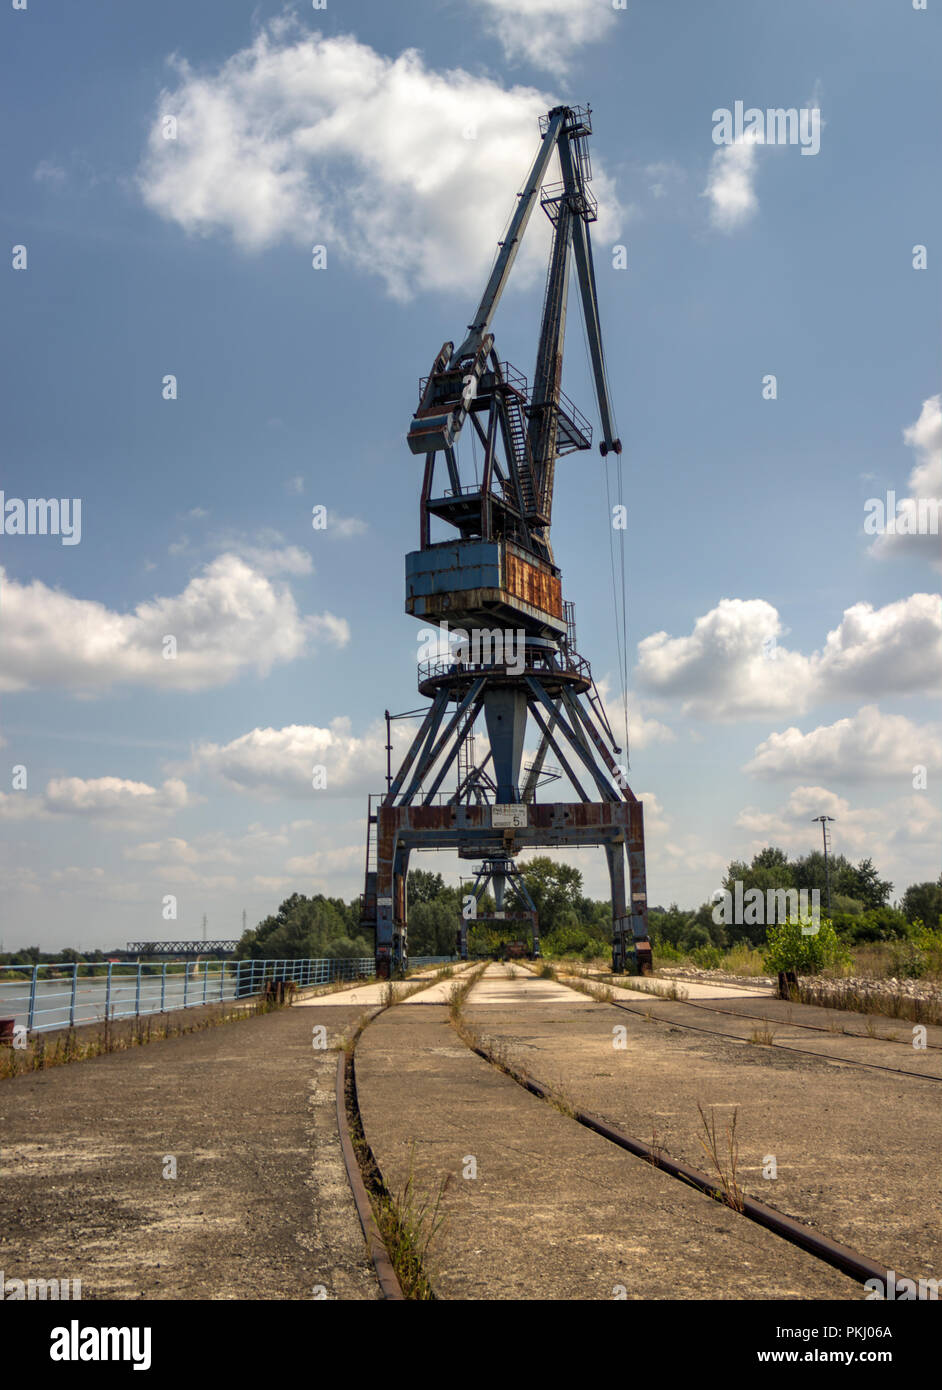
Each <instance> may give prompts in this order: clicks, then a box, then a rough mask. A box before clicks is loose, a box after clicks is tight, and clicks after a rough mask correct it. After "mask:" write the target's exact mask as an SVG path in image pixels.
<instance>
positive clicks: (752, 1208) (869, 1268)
mask: <svg viewBox="0 0 942 1390" xmlns="http://www.w3.org/2000/svg"><path fill="white" fill-rule="evenodd" d="M469 1046H470V1047H471V1050H472V1051H473V1052H475V1053H477V1055H478V1056H479V1057H482V1058H483V1059H484V1061H486V1062H489V1063H490V1064H491V1065H492V1066H495V1067H497V1068H498V1069H499V1070H500V1071H503V1072H505V1073H506V1075H508V1076H509V1077H510V1078H511V1079H512V1080H513V1081H515V1082H516V1083H517V1084H518V1086H522V1087H523V1088H524V1089H525V1090H527V1091H529V1092H530V1093H531V1094H532V1095H535V1096H537V1097H538V1098H539V1099H540V1100H544V1101H548V1102H549V1103H550V1104H552V1103H553V1102H554V1099H555V1097H554V1096H553V1093H552V1091H550V1090H549V1089H548V1087H546V1086H544V1085H543V1084H542V1083H541V1082H539V1081H535V1080H534V1079H533V1078H532V1077H529V1076H524V1075H522V1074H521V1073H520V1072H518V1071H516V1070H515V1069H514V1068H513V1067H512V1066H510V1065H508V1063H507V1062H506V1061H504V1060H503V1059H501V1060H498V1059H497V1058H495V1057H494V1056H493V1055H492V1054H491V1053H489V1052H488V1051H487V1049H486V1048H484V1047H481V1046H480V1045H479V1044H469ZM571 1114H572V1118H573V1119H574V1120H575V1121H576V1123H577V1124H580V1125H584V1126H585V1128H586V1129H590V1130H592V1131H593V1132H594V1133H595V1134H598V1135H600V1136H601V1138H603V1139H607V1140H608V1141H609V1142H610V1143H612V1144H615V1145H617V1146H618V1148H621V1149H624V1150H626V1152H628V1153H630V1154H633V1155H634V1156H635V1157H636V1158H641V1159H643V1160H644V1161H645V1162H647V1163H650V1164H651V1166H652V1167H654V1168H660V1169H661V1170H662V1171H663V1172H665V1173H667V1174H668V1175H669V1176H670V1177H672V1178H677V1179H679V1180H680V1181H681V1182H683V1183H686V1184H687V1185H688V1186H690V1187H694V1188H696V1189H697V1190H698V1191H700V1192H702V1193H704V1194H705V1195H706V1196H708V1197H712V1198H714V1199H715V1200H717V1201H722V1202H723V1204H724V1205H725V1206H729V1205H730V1204H729V1203H728V1202H726V1200H725V1194H724V1192H723V1188H722V1185H721V1184H720V1183H718V1182H716V1181H715V1180H714V1179H713V1178H711V1177H710V1176H709V1174H708V1173H702V1172H701V1171H700V1170H699V1169H698V1168H693V1167H691V1166H690V1165H689V1164H687V1163H681V1162H679V1161H678V1160H677V1159H673V1158H670V1157H668V1156H667V1155H666V1154H665V1153H663V1152H661V1151H658V1152H656V1151H655V1150H654V1149H652V1148H651V1147H650V1146H649V1145H648V1144H645V1143H644V1142H643V1141H642V1140H640V1139H633V1138H631V1136H630V1135H627V1134H624V1133H622V1131H621V1130H619V1129H616V1128H615V1127H614V1126H613V1125H610V1124H607V1123H606V1121H605V1120H602V1119H599V1117H598V1116H597V1115H592V1114H590V1113H589V1112H588V1111H585V1110H575V1109H574V1110H572V1112H571ZM730 1210H733V1211H737V1212H738V1213H739V1215H741V1216H744V1217H746V1218H747V1220H749V1221H754V1222H755V1223H756V1224H757V1225H759V1226H763V1227H765V1229H766V1230H769V1231H772V1232H773V1233H774V1234H775V1235H777V1236H780V1237H781V1238H782V1239H783V1240H787V1241H788V1242H789V1243H790V1244H791V1245H797V1246H798V1247H799V1248H800V1249H802V1250H805V1251H807V1253H808V1254H810V1255H813V1256H815V1258H816V1259H819V1260H821V1261H822V1262H823V1263H824V1264H828V1265H831V1266H832V1267H833V1268H834V1269H837V1270H840V1272H841V1273H842V1274H847V1275H849V1276H850V1278H852V1279H856V1280H858V1281H859V1282H860V1283H863V1282H865V1281H866V1280H868V1279H878V1280H880V1282H881V1284H882V1285H883V1287H884V1288H886V1287H887V1284H888V1280H889V1274H890V1271H889V1269H888V1267H887V1266H886V1265H883V1264H878V1263H877V1262H876V1261H874V1260H871V1259H869V1258H868V1257H867V1256H866V1255H861V1254H859V1253H858V1251H856V1250H852V1249H851V1247H850V1246H849V1245H842V1244H840V1242H838V1241H834V1240H830V1239H829V1238H828V1237H827V1236H822V1235H819V1234H818V1233H817V1231H815V1230H813V1229H812V1228H811V1227H810V1226H806V1225H805V1224H804V1223H803V1222H801V1221H795V1220H794V1219H793V1218H792V1217H790V1216H784V1215H783V1214H782V1213H781V1212H778V1211H775V1209H774V1208H773V1207H767V1206H766V1205H765V1203H764V1202H757V1201H756V1200H755V1199H754V1198H752V1197H746V1196H745V1195H743V1197H742V1206H741V1207H730ZM899 1277H900V1276H899V1275H898V1274H897V1276H896V1278H897V1280H898V1279H899Z"/></svg>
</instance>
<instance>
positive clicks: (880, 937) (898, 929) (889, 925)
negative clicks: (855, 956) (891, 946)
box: [831, 907, 913, 946]
mask: <svg viewBox="0 0 942 1390" xmlns="http://www.w3.org/2000/svg"><path fill="white" fill-rule="evenodd" d="M831 921H832V922H833V923H834V926H835V928H836V930H837V934H838V936H839V937H840V938H841V940H842V941H849V942H850V943H851V945H854V946H857V945H865V944H869V943H870V942H874V941H897V940H904V939H905V938H906V937H907V936H910V935H911V934H912V931H913V928H912V927H911V926H910V924H909V922H907V920H906V916H905V914H904V913H902V912H900V911H899V909H898V908H895V907H875V908H871V909H870V911H869V912H862V913H849V912H832V913H831Z"/></svg>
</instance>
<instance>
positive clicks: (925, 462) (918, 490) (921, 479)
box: [870, 394, 942, 564]
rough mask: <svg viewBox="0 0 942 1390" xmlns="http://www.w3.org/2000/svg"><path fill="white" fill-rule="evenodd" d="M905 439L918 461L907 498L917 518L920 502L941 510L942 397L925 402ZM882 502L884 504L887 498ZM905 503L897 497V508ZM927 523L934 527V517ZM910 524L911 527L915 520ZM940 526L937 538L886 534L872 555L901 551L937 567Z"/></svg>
mask: <svg viewBox="0 0 942 1390" xmlns="http://www.w3.org/2000/svg"><path fill="white" fill-rule="evenodd" d="M903 440H904V441H905V443H906V444H908V445H909V447H910V448H911V449H912V450H913V451H914V453H915V455H916V462H915V464H914V465H913V468H912V471H911V473H910V475H909V492H908V498H909V499H910V500H912V501H914V502H915V503H916V508H915V511H916V517H917V518H918V504H919V501H920V500H923V499H924V500H925V501H927V502H931V503H933V504H934V506H933V510H935V509H936V508H942V394H940V395H938V396H930V397H929V399H928V400H925V401H923V403H922V409H921V411H920V412H919V419H918V420H917V421H916V422H915V424H913V425H909V426H908V427H907V428H906V429H904V430H903ZM879 500H880V501H884V503H885V499H883V498H881V499H879ZM903 500H904V499H903V497H902V495H900V497H899V498H897V507H899V505H900V503H902V502H903ZM936 515H938V513H937V512H936ZM890 519H891V518H887V520H890ZM928 520H929V524H931V517H929V518H928ZM909 524H910V525H911V526H912V525H913V523H912V521H911V522H910V523H909ZM939 524H940V523H937V530H936V534H935V535H934V536H933V535H922V536H920V535H917V534H913V535H908V534H906V533H905V532H899V531H893V532H887V531H885V532H884V533H883V534H882V535H880V536H877V537H876V539H875V540H874V541H873V542H872V543H871V545H870V552H871V554H873V555H877V556H884V555H893V554H900V553H901V552H905V553H906V554H914V553H915V554H922V555H925V557H926V559H928V560H932V561H935V562H936V563H937V564H938V563H939V562H940V561H942V535H940V534H939V529H938V528H939Z"/></svg>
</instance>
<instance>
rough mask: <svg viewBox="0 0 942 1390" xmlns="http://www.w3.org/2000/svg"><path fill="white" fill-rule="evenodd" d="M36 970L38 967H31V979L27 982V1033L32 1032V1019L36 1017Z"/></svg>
mask: <svg viewBox="0 0 942 1390" xmlns="http://www.w3.org/2000/svg"><path fill="white" fill-rule="evenodd" d="M38 969H39V966H38V965H34V966H33V978H32V979H31V980H30V982H29V1020H28V1021H27V1024H26V1026H27V1029H28V1030H29V1032H32V1031H33V1019H34V1018H35V1016H36V971H37V970H38Z"/></svg>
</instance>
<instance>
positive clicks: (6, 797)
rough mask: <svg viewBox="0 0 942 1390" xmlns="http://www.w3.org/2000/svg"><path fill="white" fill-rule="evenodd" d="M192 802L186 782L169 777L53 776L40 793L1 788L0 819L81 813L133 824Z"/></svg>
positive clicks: (42, 818) (38, 818) (124, 824)
mask: <svg viewBox="0 0 942 1390" xmlns="http://www.w3.org/2000/svg"><path fill="white" fill-rule="evenodd" d="M191 804H192V798H191V797H190V795H189V792H188V791H187V787H186V783H185V782H183V781H181V780H180V779H179V778H177V777H169V778H167V780H166V781H165V782H164V783H163V785H162V786H160V787H152V786H151V785H150V784H149V783H148V782H131V781H128V780H127V779H126V778H123V777H88V778H86V777H54V778H52V780H51V781H49V782H47V783H46V789H45V791H44V792H42V793H41V795H39V796H28V795H27V794H26V793H24V792H11V793H4V792H0V821H3V820H7V821H22V820H50V819H51V818H53V817H55V816H81V817H88V818H91V819H102V820H106V821H111V822H113V823H115V824H117V825H119V826H121V827H122V828H134V826H136V825H138V824H144V823H146V822H147V821H148V820H151V819H153V818H154V817H160V816H165V815H173V814H174V813H175V812H176V811H179V810H182V809H183V807H185V806H189V805H191Z"/></svg>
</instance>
